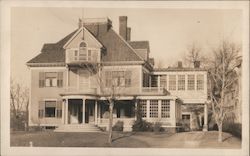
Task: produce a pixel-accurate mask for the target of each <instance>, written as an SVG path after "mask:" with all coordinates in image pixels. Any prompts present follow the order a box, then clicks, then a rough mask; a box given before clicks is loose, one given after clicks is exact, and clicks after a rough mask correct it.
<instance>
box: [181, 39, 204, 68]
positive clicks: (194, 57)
mask: <svg viewBox="0 0 250 156" xmlns="http://www.w3.org/2000/svg"><path fill="white" fill-rule="evenodd" d="M197 61H200V62H202V63H203V64H204V63H206V57H205V56H204V54H203V53H202V48H201V47H200V46H199V45H198V44H197V43H195V42H193V43H192V44H190V45H188V46H187V53H186V55H185V57H184V62H185V63H186V64H187V65H188V66H192V65H194V63H195V62H197Z"/></svg>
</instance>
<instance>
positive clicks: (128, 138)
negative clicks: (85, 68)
mask: <svg viewBox="0 0 250 156" xmlns="http://www.w3.org/2000/svg"><path fill="white" fill-rule="evenodd" d="M107 137H108V133H107V132H92V133H88V132H85V133H55V132H53V131H44V132H29V133H26V132H12V133H11V139H10V140H11V146H29V142H32V143H33V146H38V147H133V148H140V147H159V148H240V147H241V140H240V139H238V138H235V137H233V136H232V135H230V134H228V133H224V134H223V137H224V141H223V143H218V142H217V132H215V131H211V132H186V133H176V134H169V133H158V134H155V133H153V132H138V133H134V132H128V133H124V132H114V133H113V143H112V145H109V144H108V143H107Z"/></svg>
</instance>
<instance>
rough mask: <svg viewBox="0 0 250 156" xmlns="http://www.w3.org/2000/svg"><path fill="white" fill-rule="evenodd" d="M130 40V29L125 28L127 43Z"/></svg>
mask: <svg viewBox="0 0 250 156" xmlns="http://www.w3.org/2000/svg"><path fill="white" fill-rule="evenodd" d="M130 40H131V28H129V27H127V41H130Z"/></svg>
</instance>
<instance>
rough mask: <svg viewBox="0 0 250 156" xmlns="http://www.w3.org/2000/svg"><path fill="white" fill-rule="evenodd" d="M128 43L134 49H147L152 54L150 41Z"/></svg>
mask: <svg viewBox="0 0 250 156" xmlns="http://www.w3.org/2000/svg"><path fill="white" fill-rule="evenodd" d="M128 43H129V45H130V46H131V47H133V48H134V49H147V50H148V52H150V48H149V41H128Z"/></svg>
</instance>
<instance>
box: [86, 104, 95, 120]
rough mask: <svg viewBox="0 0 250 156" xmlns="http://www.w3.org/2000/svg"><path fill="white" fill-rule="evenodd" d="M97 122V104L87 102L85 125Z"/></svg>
mask: <svg viewBox="0 0 250 156" xmlns="http://www.w3.org/2000/svg"><path fill="white" fill-rule="evenodd" d="M94 122H95V103H94V101H92V100H86V108H85V123H94Z"/></svg>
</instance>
